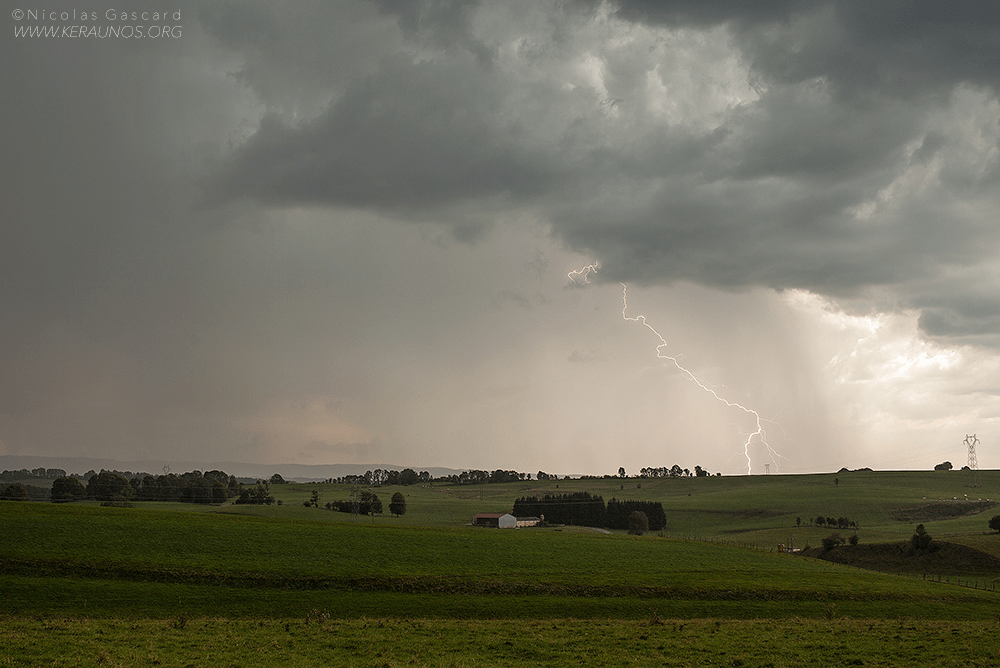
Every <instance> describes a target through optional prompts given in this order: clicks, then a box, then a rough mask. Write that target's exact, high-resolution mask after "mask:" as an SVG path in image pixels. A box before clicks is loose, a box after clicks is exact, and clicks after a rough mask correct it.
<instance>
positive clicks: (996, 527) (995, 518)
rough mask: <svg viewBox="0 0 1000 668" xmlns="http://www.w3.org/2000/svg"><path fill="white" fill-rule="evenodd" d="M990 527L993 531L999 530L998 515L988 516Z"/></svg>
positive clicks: (999, 517) (999, 520)
mask: <svg viewBox="0 0 1000 668" xmlns="http://www.w3.org/2000/svg"><path fill="white" fill-rule="evenodd" d="M990 528H991V529H993V530H994V531H1000V515H994V516H993V517H991V518H990Z"/></svg>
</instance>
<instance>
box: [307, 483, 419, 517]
mask: <svg viewBox="0 0 1000 668" xmlns="http://www.w3.org/2000/svg"><path fill="white" fill-rule="evenodd" d="M396 494H399V495H400V496H402V495H401V494H400V493H399V492H396ZM395 498H396V496H395V495H393V499H395ZM390 506H391V504H390ZM326 508H327V509H328V510H336V511H338V512H341V513H354V514H356V515H381V514H382V500H381V499H379V498H378V495H376V494H375V493H374V492H369V491H368V490H367V489H362V490H357V491H356V492H354V493H353V494H351V498H349V499H341V500H339V501H331V502H329V503H327V504H326ZM392 512H395V511H392ZM403 512H404V513H405V512H406V510H405V501H404V510H403ZM397 514H399V513H397Z"/></svg>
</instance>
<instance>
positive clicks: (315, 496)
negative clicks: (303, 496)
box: [309, 489, 319, 508]
mask: <svg viewBox="0 0 1000 668" xmlns="http://www.w3.org/2000/svg"><path fill="white" fill-rule="evenodd" d="M309 505H310V506H312V507H313V508H319V492H318V491H317V490H315V489H314V490H313V493H312V496H311V497H309Z"/></svg>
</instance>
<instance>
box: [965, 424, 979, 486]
mask: <svg viewBox="0 0 1000 668" xmlns="http://www.w3.org/2000/svg"><path fill="white" fill-rule="evenodd" d="M978 443H979V439H978V438H976V435H975V434H973V435H972V436H969V435H968V434H966V435H965V444H966V445H967V446H969V476H968V478H969V483H968V485H967V486H968V487H980V486H981V485H980V484H979V462H978V461H976V445H977V444H978Z"/></svg>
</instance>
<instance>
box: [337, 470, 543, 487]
mask: <svg viewBox="0 0 1000 668" xmlns="http://www.w3.org/2000/svg"><path fill="white" fill-rule="evenodd" d="M537 479H538V480H558V479H559V476H557V475H555V474H552V473H546V472H545V471H539V472H538V473H537ZM522 480H531V474H530V473H521V472H518V471H505V470H503V469H497V470H495V471H480V470H478V469H470V470H468V471H462V472H461V473H454V474H452V475H445V476H439V477H437V478H435V477H433V476H432V475H431V474H430V473H428V472H427V471H421V472H419V473H417V472H416V471H414V470H413V469H403V470H402V471H394V470H391V469H388V470H386V469H375V470H369V471H365V472H364V473H352V474H348V475H345V476H341V477H339V478H329V479H328V480H327V482H330V483H338V484H341V485H364V486H366V487H378V486H380V485H394V486H407V485H416V484H418V483H420V484H429V483H434V482H436V483H443V484H446V485H485V484H490V483H510V482H520V481H522Z"/></svg>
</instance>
